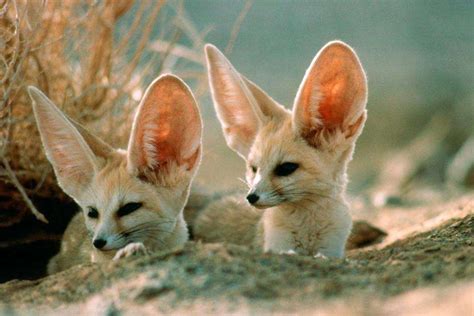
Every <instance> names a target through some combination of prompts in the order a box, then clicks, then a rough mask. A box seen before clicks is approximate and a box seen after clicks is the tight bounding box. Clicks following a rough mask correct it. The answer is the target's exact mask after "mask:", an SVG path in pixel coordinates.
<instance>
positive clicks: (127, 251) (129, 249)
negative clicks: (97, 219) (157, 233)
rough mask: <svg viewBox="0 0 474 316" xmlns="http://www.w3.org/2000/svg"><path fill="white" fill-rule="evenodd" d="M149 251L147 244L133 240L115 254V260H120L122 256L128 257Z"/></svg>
mask: <svg viewBox="0 0 474 316" xmlns="http://www.w3.org/2000/svg"><path fill="white" fill-rule="evenodd" d="M146 254H148V251H147V250H146V248H145V246H144V245H143V244H142V243H141V242H132V243H131V244H128V245H126V246H125V247H123V248H122V249H120V250H119V251H117V253H116V254H115V256H114V259H113V260H119V259H122V258H128V257H131V256H133V255H146Z"/></svg>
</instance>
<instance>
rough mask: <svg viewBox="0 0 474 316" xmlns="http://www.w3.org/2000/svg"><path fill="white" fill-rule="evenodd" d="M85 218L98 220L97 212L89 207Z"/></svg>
mask: <svg viewBox="0 0 474 316" xmlns="http://www.w3.org/2000/svg"><path fill="white" fill-rule="evenodd" d="M87 216H88V217H89V218H99V212H98V211H97V209H96V208H95V207H92V206H90V207H89V210H88V211H87Z"/></svg>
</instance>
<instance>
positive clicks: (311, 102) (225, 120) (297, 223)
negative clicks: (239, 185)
mask: <svg viewBox="0 0 474 316" xmlns="http://www.w3.org/2000/svg"><path fill="white" fill-rule="evenodd" d="M205 51H206V56H207V65H208V72H209V84H210V87H211V92H212V97H213V100H214V105H215V108H216V112H217V116H218V118H219V120H220V122H221V124H222V129H223V132H224V136H225V139H226V141H227V144H228V145H229V147H230V148H232V149H233V150H234V151H236V152H237V153H238V154H239V155H240V156H241V157H242V158H244V159H245V161H246V162H247V173H246V179H247V182H248V185H249V187H250V192H249V193H248V196H247V200H248V202H249V203H250V204H251V205H252V206H253V207H252V206H250V204H248V203H247V202H246V201H245V202H244V201H242V200H243V199H239V198H238V197H235V196H234V197H232V196H231V197H227V198H223V199H222V200H218V201H216V202H213V204H211V205H209V207H208V208H207V209H205V210H203V211H202V212H201V213H200V214H199V216H198V217H197V219H196V222H195V224H194V233H195V236H196V237H197V238H200V239H202V240H203V241H207V242H218V241H224V242H229V243H236V244H253V245H255V246H257V247H259V248H263V250H264V251H271V252H276V253H294V252H296V253H299V254H304V255H318V256H320V255H322V256H325V257H333V258H341V257H343V256H344V247H345V244H346V240H347V238H348V236H349V233H350V231H351V226H352V220H351V216H350V214H349V207H348V204H347V202H346V200H345V189H346V184H347V174H346V169H347V163H348V162H349V161H350V160H351V158H352V153H353V151H354V146H355V142H356V139H357V138H358V137H359V135H360V133H361V132H362V129H363V126H364V122H365V120H366V116H367V114H366V110H365V105H366V102H367V80H366V76H365V73H364V70H363V68H362V66H361V64H360V62H359V59H358V57H357V55H356V54H355V52H354V51H353V50H352V49H351V48H350V47H349V46H348V45H346V44H345V43H343V42H340V41H334V42H330V43H328V44H327V45H326V46H325V47H323V48H322V49H321V51H320V52H319V53H318V54H317V55H316V57H315V58H314V60H313V62H312V63H311V65H310V66H309V68H308V70H307V71H306V75H305V76H304V78H303V81H302V83H301V85H300V88H299V90H298V93H297V94H296V99H295V102H294V105H293V110H292V111H288V110H286V109H285V108H284V107H283V106H281V105H280V104H278V103H277V102H275V101H274V100H273V99H271V98H270V97H269V96H268V95H267V94H266V93H265V92H264V91H263V90H262V89H260V88H259V87H258V86H257V85H256V84H254V83H253V82H251V81H250V80H248V79H247V78H245V77H244V76H243V75H241V74H239V73H238V72H237V71H236V70H235V69H234V67H233V66H232V64H231V63H230V62H229V61H228V60H227V59H226V58H225V57H224V55H223V54H222V53H221V52H220V51H219V50H218V49H217V48H216V47H214V46H212V45H207V46H206V48H205ZM262 209H264V210H262Z"/></svg>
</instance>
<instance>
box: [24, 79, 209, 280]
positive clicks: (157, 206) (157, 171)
mask: <svg viewBox="0 0 474 316" xmlns="http://www.w3.org/2000/svg"><path fill="white" fill-rule="evenodd" d="M28 91H29V93H30V96H31V98H32V99H33V101H34V102H33V110H34V114H35V117H36V121H37V124H38V129H39V131H40V135H41V139H42V142H43V146H44V149H45V152H46V156H47V157H48V159H49V161H50V162H51V164H52V165H53V168H54V172H55V174H56V177H57V180H58V183H59V185H60V186H61V188H62V189H63V190H64V192H66V193H67V194H68V195H69V196H71V197H72V198H73V199H74V200H75V201H76V202H77V204H79V206H80V207H81V209H82V210H83V216H82V215H80V214H78V216H76V217H75V218H74V219H73V220H72V222H71V224H70V225H69V227H68V228H67V230H66V233H65V236H64V239H63V242H62V245H61V251H60V253H59V254H58V255H57V256H56V257H55V258H53V259H52V260H51V262H50V264H49V266H48V272H49V273H54V272H58V271H61V270H64V269H66V268H68V267H70V266H72V265H74V264H78V263H83V262H89V261H92V262H99V261H103V260H108V259H111V258H114V259H118V258H121V257H124V256H128V255H130V254H132V253H134V252H146V251H156V250H167V249H171V248H174V247H178V246H180V245H182V244H184V243H185V242H186V240H187V239H188V231H187V226H186V223H185V222H184V219H183V207H184V205H185V203H186V201H187V199H188V195H189V189H190V185H191V181H192V179H193V177H194V175H195V173H196V170H197V168H198V165H199V163H200V159H201V133H202V123H201V117H200V114H199V110H198V107H197V104H196V101H195V100H194V97H193V95H192V93H191V91H190V89H189V88H188V87H187V86H186V84H185V83H184V82H183V81H181V80H180V79H179V78H177V77H175V76H172V75H164V76H161V77H159V78H157V79H156V80H155V81H154V82H153V83H152V84H151V85H150V86H149V87H148V89H147V90H146V92H145V95H144V97H143V99H142V100H141V103H140V105H139V108H138V111H137V114H136V116H135V120H134V123H133V127H132V131H131V135H130V140H129V144H128V150H127V151H125V150H120V149H119V150H116V149H114V148H112V147H111V146H109V145H107V144H106V143H105V142H103V141H102V140H100V139H98V138H97V137H95V136H93V135H92V134H90V133H89V132H88V131H87V130H85V129H84V128H83V127H81V126H80V125H79V124H77V123H75V122H73V121H72V120H71V119H69V118H67V117H66V116H65V115H64V114H63V113H62V112H61V111H60V110H59V109H58V108H57V107H56V106H55V105H54V104H53V103H52V102H51V101H50V100H49V99H48V98H47V97H46V96H45V95H44V94H43V93H42V92H41V91H39V90H38V89H36V88H34V87H29V88H28ZM84 222H85V225H84ZM87 235H89V236H90V237H91V239H89V238H87Z"/></svg>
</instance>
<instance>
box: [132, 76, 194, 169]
mask: <svg viewBox="0 0 474 316" xmlns="http://www.w3.org/2000/svg"><path fill="white" fill-rule="evenodd" d="M200 134H201V122H200V117H199V112H198V110H197V108H196V105H195V101H194V98H193V97H192V95H191V94H190V92H189V91H188V90H187V88H186V87H185V86H184V84H183V83H181V82H179V81H177V79H176V78H162V79H159V81H158V82H157V83H155V85H154V86H153V87H152V88H151V90H150V91H149V93H148V94H147V95H146V99H145V100H144V104H143V106H142V109H141V112H140V114H139V117H138V118H137V121H136V135H135V141H136V144H135V146H136V147H137V148H136V149H137V154H138V155H137V157H136V158H137V163H138V165H139V167H140V168H148V169H151V170H155V171H157V170H158V169H162V168H163V167H166V166H167V165H168V164H169V163H172V162H175V163H176V164H178V165H182V164H185V163H186V164H188V168H189V169H191V168H192V167H194V164H195V163H196V161H198V159H196V158H197V157H198V156H196V155H198V154H199V142H200Z"/></svg>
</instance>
